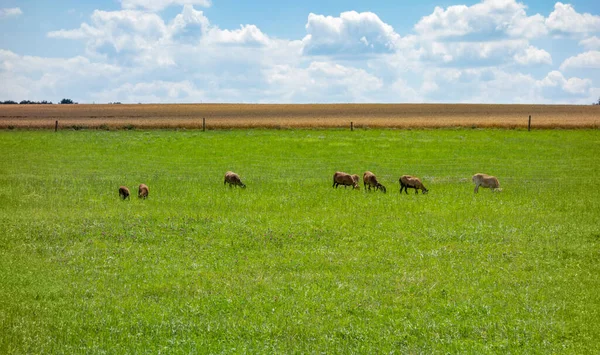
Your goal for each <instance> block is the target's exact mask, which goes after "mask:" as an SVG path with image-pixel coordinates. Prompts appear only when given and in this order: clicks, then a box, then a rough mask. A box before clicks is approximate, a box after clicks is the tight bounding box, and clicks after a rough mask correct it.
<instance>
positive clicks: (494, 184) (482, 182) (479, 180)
mask: <svg viewBox="0 0 600 355" xmlns="http://www.w3.org/2000/svg"><path fill="white" fill-rule="evenodd" d="M471 180H473V182H474V183H475V193H477V192H479V186H481V187H485V188H489V189H492V191H502V189H501V188H500V182H498V179H497V178H496V177H495V176H491V175H487V174H481V173H479V174H475V175H473V178H472V179H471Z"/></svg>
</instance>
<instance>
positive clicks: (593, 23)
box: [546, 2, 600, 34]
mask: <svg viewBox="0 0 600 355" xmlns="http://www.w3.org/2000/svg"><path fill="white" fill-rule="evenodd" d="M546 26H547V27H548V29H549V30H550V31H552V32H554V33H564V34H569V33H584V34H585V33H593V32H599V31H600V16H595V15H591V14H588V13H584V14H580V13H578V12H577V11H575V9H574V8H573V6H571V5H570V4H563V3H560V2H557V3H556V4H555V5H554V11H552V13H550V15H549V16H548V18H547V19H546Z"/></svg>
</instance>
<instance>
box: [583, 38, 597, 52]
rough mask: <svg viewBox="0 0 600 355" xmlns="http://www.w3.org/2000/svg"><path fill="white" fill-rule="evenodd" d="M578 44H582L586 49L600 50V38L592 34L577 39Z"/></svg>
mask: <svg viewBox="0 0 600 355" xmlns="http://www.w3.org/2000/svg"><path fill="white" fill-rule="evenodd" d="M579 45H580V46H583V47H584V48H585V49H587V50H600V38H598V37H596V36H593V37H590V38H586V39H582V40H581V41H579Z"/></svg>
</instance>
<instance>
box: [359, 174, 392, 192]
mask: <svg viewBox="0 0 600 355" xmlns="http://www.w3.org/2000/svg"><path fill="white" fill-rule="evenodd" d="M363 184H364V185H365V190H366V189H367V188H369V191H371V187H374V188H375V191H377V190H380V191H382V192H383V193H386V189H385V186H383V185H381V184H380V183H379V181H377V177H375V174H373V173H372V172H370V171H365V173H364V174H363Z"/></svg>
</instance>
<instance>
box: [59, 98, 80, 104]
mask: <svg viewBox="0 0 600 355" xmlns="http://www.w3.org/2000/svg"><path fill="white" fill-rule="evenodd" d="M60 104H61V105H73V104H77V102H73V100H71V99H62V100H60Z"/></svg>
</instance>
